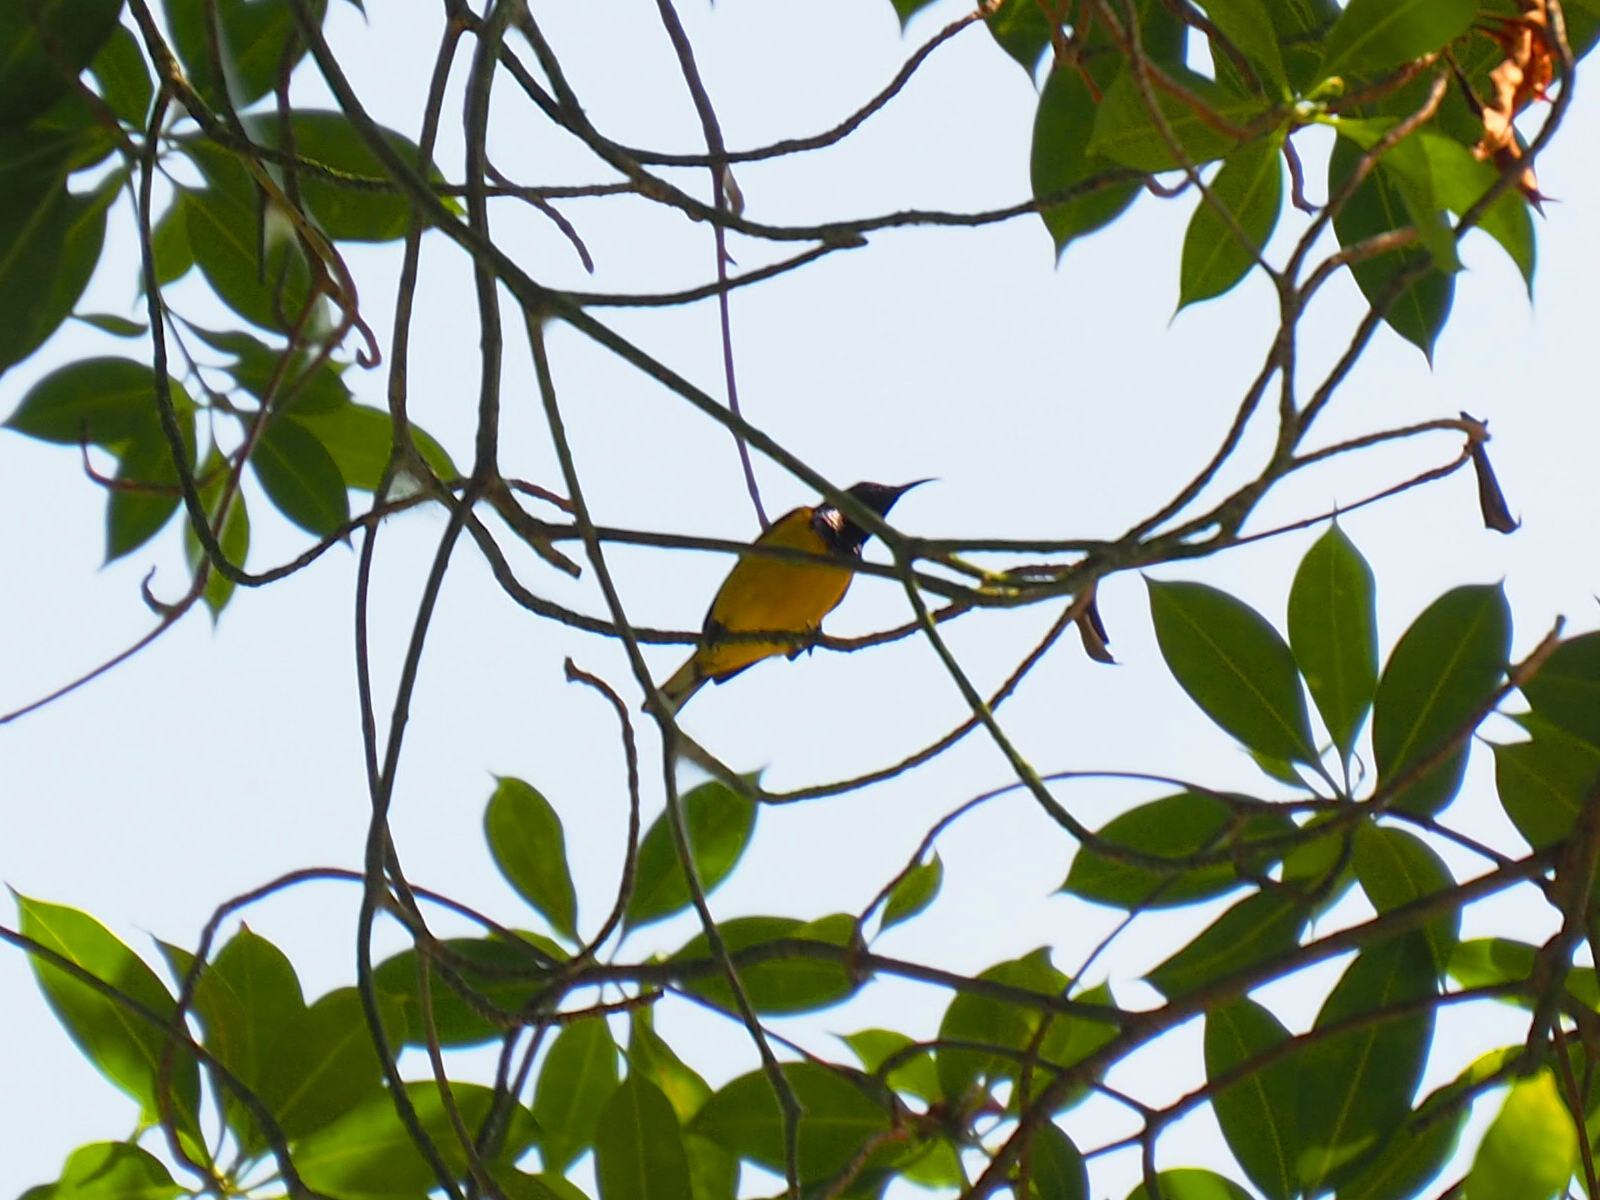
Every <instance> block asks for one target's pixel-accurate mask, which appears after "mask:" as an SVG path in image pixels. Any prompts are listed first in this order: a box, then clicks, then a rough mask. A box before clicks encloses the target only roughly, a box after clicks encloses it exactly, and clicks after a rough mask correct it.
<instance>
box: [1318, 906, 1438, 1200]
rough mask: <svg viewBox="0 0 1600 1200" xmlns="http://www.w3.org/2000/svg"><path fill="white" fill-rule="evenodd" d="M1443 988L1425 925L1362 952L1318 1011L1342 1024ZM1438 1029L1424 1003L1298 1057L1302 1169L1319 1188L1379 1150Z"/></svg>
mask: <svg viewBox="0 0 1600 1200" xmlns="http://www.w3.org/2000/svg"><path fill="white" fill-rule="evenodd" d="M1436 990H1437V982H1436V975H1435V967H1434V959H1433V950H1432V948H1431V947H1430V946H1429V944H1428V939H1427V938H1426V937H1424V936H1423V935H1422V934H1420V933H1406V934H1402V935H1400V936H1399V937H1397V938H1394V939H1393V940H1391V941H1387V942H1380V943H1378V944H1377V945H1375V946H1371V947H1368V948H1367V949H1365V950H1363V951H1362V952H1361V953H1360V954H1359V955H1357V956H1356V959H1355V961H1354V962H1352V963H1351V964H1350V966H1349V967H1348V968H1347V969H1346V970H1345V973H1344V975H1343V977H1341V978H1340V980H1339V982H1338V984H1336V985H1335V986H1334V989H1333V992H1332V994H1331V995H1330V996H1329V997H1328V999H1327V1002H1326V1003H1325V1004H1323V1006H1322V1011H1321V1012H1319V1013H1318V1014H1317V1021H1316V1028H1318V1029H1323V1028H1327V1027H1329V1026H1332V1025H1337V1024H1339V1023H1340V1022H1342V1021H1347V1020H1350V1019H1352V1018H1355V1017H1357V1016H1360V1015H1362V1014H1365V1013H1371V1012H1376V1011H1379V1010H1382V1009H1385V1008H1389V1007H1392V1006H1394V1005H1398V1004H1404V1003H1405V1002H1407V1001H1411V1000H1420V999H1423V998H1425V997H1428V996H1431V995H1433V994H1434V992H1435V991H1436ZM1432 1035H1433V1011H1432V1009H1426V1010H1423V1011H1420V1012H1413V1013H1410V1014H1408V1015H1406V1016H1402V1017H1397V1018H1393V1019H1390V1020H1386V1021H1381V1022H1376V1023H1372V1024H1365V1025H1362V1026H1360V1027H1358V1028H1355V1029H1352V1030H1350V1031H1348V1032H1346V1033H1342V1034H1338V1035H1335V1036H1334V1037H1331V1038H1328V1039H1326V1040H1323V1041H1320V1042H1317V1043H1316V1044H1315V1045H1313V1046H1312V1047H1311V1048H1310V1049H1308V1050H1307V1051H1306V1052H1305V1053H1304V1054H1303V1055H1300V1056H1298V1059H1297V1061H1298V1062H1299V1064H1300V1071H1299V1072H1298V1077H1299V1081H1300V1101H1299V1111H1300V1145H1301V1147H1302V1148H1303V1149H1302V1153H1301V1156H1300V1177H1301V1182H1302V1183H1303V1184H1304V1185H1305V1188H1306V1190H1307V1192H1308V1193H1311V1194H1315V1193H1316V1192H1317V1191H1318V1190H1319V1189H1321V1188H1323V1187H1325V1186H1327V1185H1328V1184H1329V1183H1337V1176H1338V1174H1340V1173H1341V1172H1346V1171H1348V1170H1349V1168H1350V1166H1351V1164H1352V1163H1354V1162H1355V1161H1357V1160H1358V1159H1359V1157H1360V1156H1362V1155H1364V1154H1367V1153H1369V1152H1371V1151H1373V1150H1375V1149H1376V1148H1377V1147H1378V1146H1380V1145H1381V1144H1382V1143H1383V1142H1384V1140H1385V1139H1387V1138H1388V1137H1389V1136H1390V1135H1391V1134H1392V1133H1393V1132H1394V1130H1395V1129H1396V1128H1397V1127H1398V1126H1399V1125H1400V1123H1401V1122H1402V1121H1403V1120H1404V1119H1405V1116H1406V1114H1407V1113H1408V1112H1409V1111H1410V1109H1411V1097H1412V1095H1413V1094H1414V1093H1415V1092H1416V1090H1417V1084H1418V1082H1419V1081H1420V1080H1421V1078H1422V1068H1423V1065H1424V1063H1425V1062H1426V1060H1427V1054H1428V1046H1429V1043H1430V1041H1431V1040H1432Z"/></svg>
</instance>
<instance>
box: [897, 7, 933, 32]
mask: <svg viewBox="0 0 1600 1200" xmlns="http://www.w3.org/2000/svg"><path fill="white" fill-rule="evenodd" d="M889 2H890V3H891V4H893V5H894V11H895V13H896V14H897V15H898V16H899V18H900V28H902V29H904V28H905V26H906V22H908V21H910V20H911V18H912V17H914V16H916V14H917V13H918V12H920V11H921V10H923V9H924V8H927V7H928V5H930V4H932V3H933V0H889Z"/></svg>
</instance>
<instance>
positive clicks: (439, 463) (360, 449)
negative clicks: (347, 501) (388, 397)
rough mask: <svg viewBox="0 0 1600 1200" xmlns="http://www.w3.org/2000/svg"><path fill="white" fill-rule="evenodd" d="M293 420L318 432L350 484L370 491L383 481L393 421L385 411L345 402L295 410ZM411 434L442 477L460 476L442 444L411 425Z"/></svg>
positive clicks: (429, 462) (392, 437)
mask: <svg viewBox="0 0 1600 1200" xmlns="http://www.w3.org/2000/svg"><path fill="white" fill-rule="evenodd" d="M295 419H296V420H297V421H299V422H300V423H301V424H302V425H304V426H305V427H306V428H307V429H309V430H311V432H313V433H314V434H316V435H317V440H318V441H319V442H321V443H322V445H323V448H324V449H326V450H327V452H328V453H329V454H331V455H333V461H334V462H335V463H337V464H338V465H339V473H340V474H341V475H343V476H344V479H345V482H346V483H348V484H349V485H350V486H351V487H353V488H356V489H358V490H360V491H364V492H373V491H376V490H377V489H378V487H379V486H380V485H381V484H382V483H383V472H384V468H386V467H387V466H388V465H389V453H390V451H391V449H392V448H393V445H394V422H393V421H392V420H391V419H390V417H389V414H388V413H386V412H384V411H383V410H382V409H379V408H368V407H366V406H365V405H361V404H346V405H342V406H340V407H338V408H333V409H329V410H327V411H320V410H319V411H305V410H302V409H297V410H296V412H295ZM411 437H412V440H413V441H414V442H415V443H416V447H417V452H418V453H419V454H421V455H422V457H423V459H424V460H425V461H426V462H427V464H428V465H429V466H430V467H432V468H433V469H434V471H435V472H436V473H437V474H438V475H439V477H440V478H441V479H447V480H448V479H456V478H459V477H460V475H461V472H460V471H458V470H457V469H456V465H455V464H454V463H453V462H451V461H450V456H449V455H448V454H446V453H445V451H444V447H443V446H441V445H439V443H438V442H436V441H434V440H433V438H431V437H430V436H428V434H427V433H426V432H424V431H423V430H421V429H419V428H417V426H415V425H412V426H411Z"/></svg>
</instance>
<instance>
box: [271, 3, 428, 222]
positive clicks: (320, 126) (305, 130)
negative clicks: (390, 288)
mask: <svg viewBox="0 0 1600 1200" xmlns="http://www.w3.org/2000/svg"><path fill="white" fill-rule="evenodd" d="M257 2H259V0H257ZM290 123H291V126H292V128H293V131H294V149H295V153H296V154H297V155H298V156H299V157H300V158H303V159H310V160H311V161H313V162H315V163H320V164H321V165H322V166H325V167H331V168H333V170H334V171H337V172H339V173H340V174H342V175H347V176H352V177H354V178H355V179H356V180H360V181H366V183H365V184H364V185H363V184H361V183H357V184H356V185H355V186H351V185H349V184H341V183H336V182H333V181H331V180H329V179H328V178H327V177H326V176H325V175H323V174H320V173H318V172H316V171H313V170H303V171H301V172H300V173H299V176H298V179H299V184H300V195H301V199H302V201H303V202H304V204H305V206H306V208H307V209H309V210H310V212H311V215H312V216H314V217H315V218H316V219H317V223H318V224H319V225H321V226H322V229H323V232H325V233H326V234H327V235H328V236H329V237H331V238H333V239H335V240H336V241H350V242H388V241H394V240H395V239H396V238H402V237H404V236H405V235H406V230H407V229H409V228H410V225H411V202H410V200H408V199H407V198H406V196H405V193H404V192H402V191H401V190H400V188H399V187H398V186H397V185H390V186H389V187H388V188H387V189H382V188H373V187H372V186H371V181H374V180H380V181H381V180H386V179H388V177H389V172H388V170H387V169H386V168H385V167H384V166H383V164H382V163H381V162H380V161H379V159H378V157H377V156H376V155H375V154H373V153H372V151H371V150H369V149H368V148H367V144H366V142H365V141H364V140H363V139H362V137H361V135H360V134H358V133H357V132H356V130H355V128H354V126H352V125H351V124H350V122H349V120H348V119H347V118H346V117H345V115H344V114H343V113H340V112H326V111H319V110H315V109H296V110H295V112H294V114H293V117H292V118H291V122H290ZM260 132H261V135H262V137H263V139H264V140H265V141H266V142H267V143H268V144H269V145H274V146H276V145H278V144H279V143H280V141H281V138H280V130H279V125H278V121H277V119H276V118H273V119H271V120H268V121H264V122H263V123H262V125H261V128H260ZM382 134H383V139H384V141H386V142H387V143H388V144H389V146H390V147H391V148H392V149H394V150H395V151H396V152H397V153H398V154H399V155H400V157H401V158H402V159H404V160H405V161H406V162H408V163H410V164H411V165H412V166H418V156H419V151H418V148H417V145H416V143H415V142H413V141H411V140H410V139H409V138H406V137H404V136H402V135H401V134H398V133H395V132H394V131H393V130H391V129H384V130H382ZM423 173H424V174H426V175H429V176H431V177H432V178H433V179H434V180H435V181H437V180H438V179H439V173H438V171H436V170H432V169H427V170H424V172H423Z"/></svg>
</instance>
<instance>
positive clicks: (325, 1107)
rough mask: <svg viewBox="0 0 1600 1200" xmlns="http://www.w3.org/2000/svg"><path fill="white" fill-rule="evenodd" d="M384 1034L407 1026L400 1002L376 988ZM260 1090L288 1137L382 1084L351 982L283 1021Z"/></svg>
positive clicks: (340, 1112) (321, 1124) (395, 1037)
mask: <svg viewBox="0 0 1600 1200" xmlns="http://www.w3.org/2000/svg"><path fill="white" fill-rule="evenodd" d="M378 1007H379V1009H380V1010H381V1012H382V1015H383V1025H384V1030H385V1036H386V1037H387V1039H388V1040H389V1041H390V1044H391V1045H397V1044H398V1043H399V1041H400V1038H401V1034H402V1032H403V1031H404V1029H405V1027H406V1022H405V1014H404V1012H403V1010H402V1007H401V1005H400V1002H399V1001H397V1000H395V999H393V998H391V997H389V996H385V995H382V994H380V995H379V996H378ZM262 1065H263V1067H264V1071H263V1073H262V1076H261V1086H260V1089H259V1095H260V1097H261V1100H262V1102H263V1103H264V1104H266V1106H267V1108H268V1109H269V1110H271V1112H272V1115H273V1116H274V1117H276V1118H277V1120H278V1124H279V1125H280V1126H282V1128H283V1132H284V1134H285V1135H286V1136H288V1137H289V1138H291V1139H294V1138H302V1137H305V1136H306V1135H308V1134H312V1133H315V1132H316V1131H318V1130H320V1129H324V1128H326V1127H327V1126H329V1125H330V1124H332V1123H333V1122H334V1121H336V1120H338V1119H339V1118H340V1117H342V1116H344V1115H345V1114H346V1113H348V1112H349V1111H351V1110H352V1109H354V1108H355V1107H356V1106H357V1105H359V1104H362V1103H363V1102H365V1101H366V1100H367V1099H368V1098H369V1097H370V1096H373V1095H374V1094H376V1093H377V1092H379V1091H380V1090H381V1089H382V1086H383V1084H382V1067H381V1065H380V1064H379V1061H378V1054H377V1051H376V1050H375V1049H374V1047H373V1044H372V1030H371V1028H370V1027H369V1026H368V1024H367V1018H366V1014H365V1012H364V1011H363V1009H362V1007H361V995H360V993H359V992H357V991H356V989H355V988H353V987H346V988H338V989H336V990H334V991H331V992H329V993H328V994H327V995H326V996H323V997H321V998H320V999H318V1000H317V1001H316V1003H314V1004H312V1005H311V1006H310V1007H309V1008H305V1009H302V1010H301V1011H299V1012H297V1013H295V1014H293V1015H292V1016H290V1017H289V1019H288V1020H287V1021H285V1022H284V1023H283V1026H282V1028H281V1029H280V1030H279V1032H278V1035H277V1037H276V1038H274V1039H273V1041H272V1043H271V1046H270V1048H269V1049H268V1050H267V1052H266V1056H265V1060H264V1062H263V1064H262Z"/></svg>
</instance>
